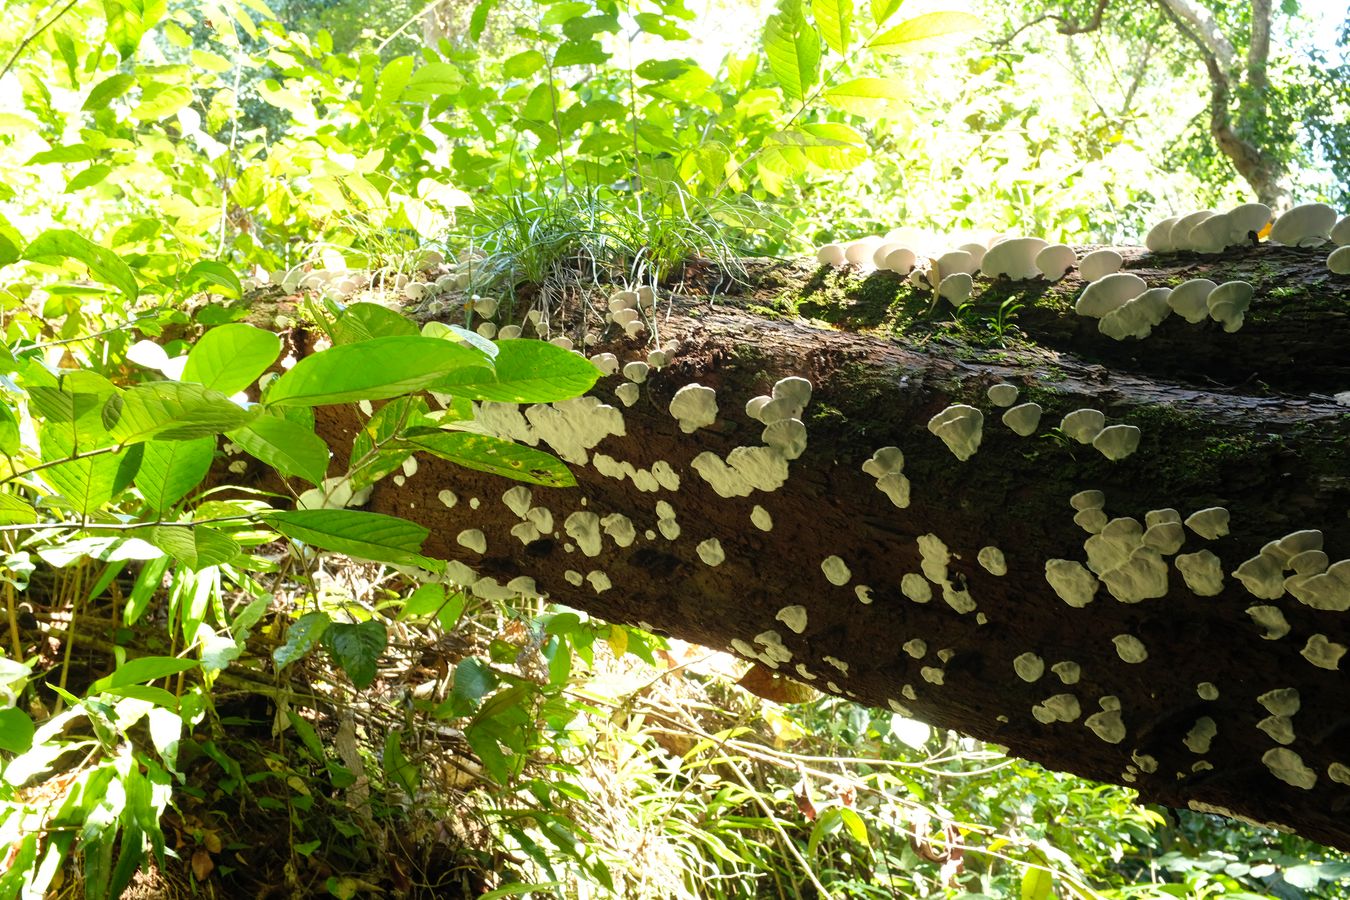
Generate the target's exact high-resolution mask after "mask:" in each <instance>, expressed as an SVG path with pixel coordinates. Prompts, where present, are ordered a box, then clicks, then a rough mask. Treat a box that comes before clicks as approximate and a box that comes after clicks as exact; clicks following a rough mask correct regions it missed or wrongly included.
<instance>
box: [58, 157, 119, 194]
mask: <svg viewBox="0 0 1350 900" xmlns="http://www.w3.org/2000/svg"><path fill="white" fill-rule="evenodd" d="M110 174H112V166H105V165H102V164H99V165H93V166H90V167H89V168H87V169H85V170H84V171H82V172H79V173H77V174H76V175H75V177H74V178H72V179H70V181H67V182H66V193H67V194H73V193H75V192H76V191H82V190H84V189H85V188H87V187H93V186H94V185H96V184H98V183H99V182H100V181H102V180H103V179H105V178H107V177H108V176H109V175H110Z"/></svg>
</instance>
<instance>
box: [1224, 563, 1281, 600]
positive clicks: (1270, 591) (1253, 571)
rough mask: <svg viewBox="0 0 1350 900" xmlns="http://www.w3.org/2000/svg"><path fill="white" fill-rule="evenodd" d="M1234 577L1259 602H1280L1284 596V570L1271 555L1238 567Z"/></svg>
mask: <svg viewBox="0 0 1350 900" xmlns="http://www.w3.org/2000/svg"><path fill="white" fill-rule="evenodd" d="M1233 577H1234V578H1236V579H1237V580H1238V581H1241V582H1242V586H1243V587H1245V588H1246V589H1247V592H1248V593H1250V594H1251V595H1252V596H1253V597H1256V598H1257V599H1258V600H1278V599H1279V598H1280V597H1282V596H1284V570H1283V568H1282V567H1281V565H1280V563H1279V560H1277V559H1276V558H1275V557H1273V556H1271V555H1270V554H1267V553H1258V554H1257V555H1256V556H1253V557H1252V558H1251V559H1249V560H1247V561H1246V562H1244V563H1243V564H1242V565H1240V566H1238V567H1237V569H1236V570H1235V571H1234V572H1233Z"/></svg>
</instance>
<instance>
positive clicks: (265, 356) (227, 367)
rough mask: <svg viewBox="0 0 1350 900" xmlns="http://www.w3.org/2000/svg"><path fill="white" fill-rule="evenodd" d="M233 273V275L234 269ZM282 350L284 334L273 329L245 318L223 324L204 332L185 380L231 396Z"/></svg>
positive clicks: (186, 368) (192, 352)
mask: <svg viewBox="0 0 1350 900" xmlns="http://www.w3.org/2000/svg"><path fill="white" fill-rule="evenodd" d="M198 265H201V264H200V263H199V264H198ZM192 268H193V269H194V270H195V269H196V268H197V266H193V267H192ZM230 275H231V277H233V273H230ZM235 283H236V285H237V284H238V280H236V281H235ZM280 354H281V338H279V337H277V336H276V335H275V334H273V333H272V332H270V331H263V330H262V329H261V328H257V327H255V326H253V325H248V324H246V323H244V322H235V323H232V324H230V325H221V326H218V327H216V328H212V329H211V330H210V331H208V332H206V334H203V335H202V336H201V339H200V340H198V341H197V343H196V344H195V345H194V346H193V348H192V349H191V350H190V351H188V358H187V364H186V365H185V366H183V375H182V380H183V381H195V382H197V383H199V384H203V385H205V386H206V387H208V388H211V389H212V390H216V391H220V393H222V394H225V395H227V396H228V395H230V394H234V393H236V392H238V391H242V390H243V389H244V388H246V387H248V386H249V385H251V384H252V383H253V382H254V381H256V380H257V379H258V376H259V375H261V374H262V373H263V372H266V371H267V367H268V366H270V365H272V363H274V362H276V360H277V357H278V356H279V355H280Z"/></svg>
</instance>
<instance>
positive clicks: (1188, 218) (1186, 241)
mask: <svg viewBox="0 0 1350 900" xmlns="http://www.w3.org/2000/svg"><path fill="white" fill-rule="evenodd" d="M1218 214H1219V211H1218V210H1216V209H1201V210H1196V211H1195V212H1193V213H1188V214H1187V215H1184V216H1182V217H1181V218H1180V219H1177V221H1176V223H1175V224H1174V225H1173V226H1172V233H1171V235H1170V238H1171V241H1172V247H1173V249H1175V250H1194V249H1195V248H1194V247H1193V246H1192V245H1191V241H1190V238H1191V230H1192V229H1193V228H1195V226H1197V225H1199V224H1200V223H1201V222H1203V221H1205V220H1206V219H1208V218H1211V217H1213V216H1217V215H1218Z"/></svg>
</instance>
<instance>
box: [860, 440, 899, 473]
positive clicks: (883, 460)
mask: <svg viewBox="0 0 1350 900" xmlns="http://www.w3.org/2000/svg"><path fill="white" fill-rule="evenodd" d="M904 467H905V454H904V453H903V452H901V450H900V448H899V447H881V448H879V449H878V450H877V451H876V452H875V453H873V454H872V458H871V459H869V460H868V461H867V462H865V463H863V464H862V470H863V471H864V472H866V473H867V474H868V475H871V476H872V477H873V478H880V477H882V476H883V475H891V474H894V473H896V472H899V471H900V470H902V469H903V468H904Z"/></svg>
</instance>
